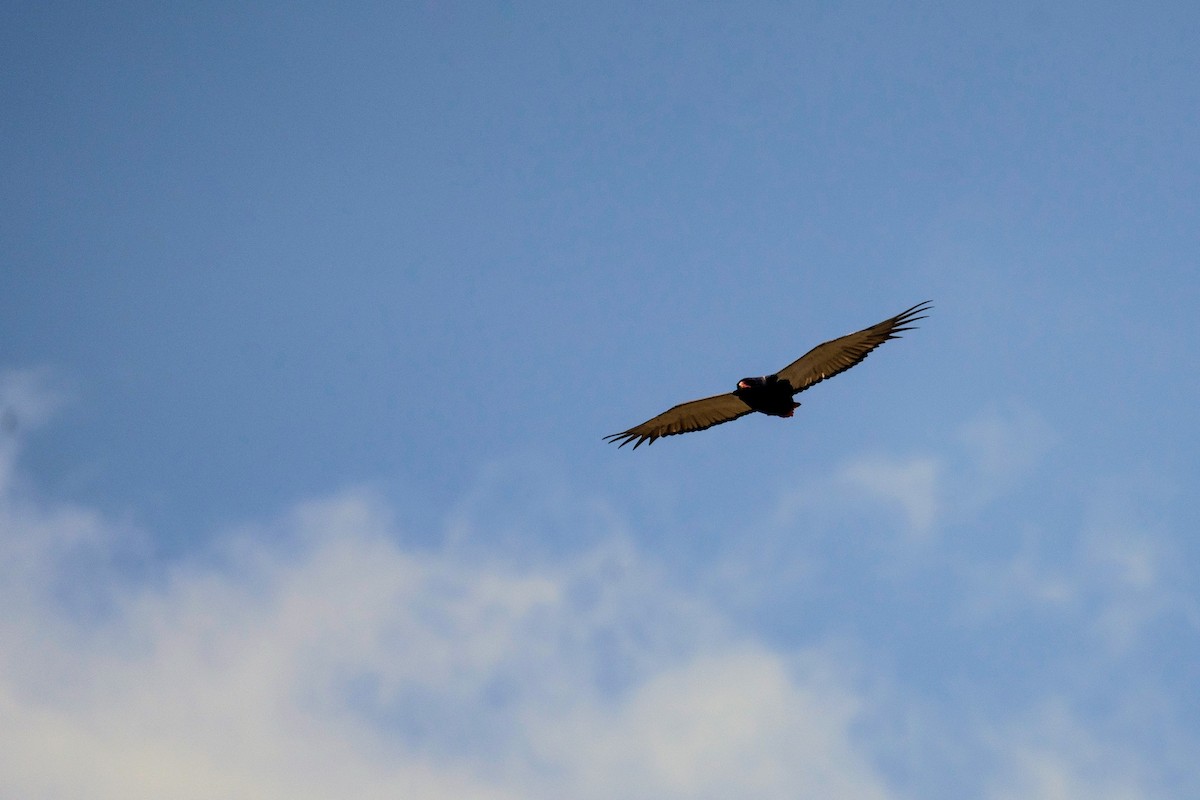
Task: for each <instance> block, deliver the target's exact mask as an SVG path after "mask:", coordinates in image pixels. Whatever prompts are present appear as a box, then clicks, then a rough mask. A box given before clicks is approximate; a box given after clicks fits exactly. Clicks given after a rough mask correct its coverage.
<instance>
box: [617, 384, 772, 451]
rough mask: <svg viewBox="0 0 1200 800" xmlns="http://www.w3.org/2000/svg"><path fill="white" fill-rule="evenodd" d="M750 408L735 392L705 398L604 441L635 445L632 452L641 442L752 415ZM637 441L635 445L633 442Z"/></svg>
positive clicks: (676, 408)
mask: <svg viewBox="0 0 1200 800" xmlns="http://www.w3.org/2000/svg"><path fill="white" fill-rule="evenodd" d="M751 410H752V409H751V408H750V406H748V405H746V404H745V403H743V402H742V400H741V398H739V397H738V396H737V395H735V394H733V393H732V392H731V393H729V394H718V395H715V396H713V397H706V398H704V399H703V400H692V401H691V402H690V403H680V404H679V405H677V406H675V407H674V408H672V409H670V410H669V411H664V412H663V413H661V414H659V415H658V416H657V417H655V418H654V419H648V420H646V421H645V422H643V423H642V424H641V425H636V426H634V427H632V428H630V429H629V430H627V431H624V432H622V433H614V434H611V435H609V436H605V437H604V439H605V441H608V442H620V443H621V447H624V446H625V445H627V444H629V443H630V442H634V445H633V449H634V450H637V449H638V448H639V447H641V445H642V442H648V443H650V444H654V440H655V439H658V438H660V437H663V436H674V435H675V434H677V433H690V432H691V431H702V430H704V429H705V428H711V427H712V426H713V425H720V424H721V423H722V422H729V421H730V420H733V419H737V418H738V417H742V416H745V415H746V414H749V413H750V412H751ZM635 439H636V442H635V441H634V440H635Z"/></svg>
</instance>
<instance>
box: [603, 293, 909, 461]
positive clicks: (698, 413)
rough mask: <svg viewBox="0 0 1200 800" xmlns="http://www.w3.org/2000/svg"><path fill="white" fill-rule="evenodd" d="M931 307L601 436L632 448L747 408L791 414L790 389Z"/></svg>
mask: <svg viewBox="0 0 1200 800" xmlns="http://www.w3.org/2000/svg"><path fill="white" fill-rule="evenodd" d="M930 308H932V306H931V305H930V304H929V302H928V301H926V302H924V303H918V304H917V305H915V306H913V307H912V308H910V309H908V310H907V311H902V312H901V313H899V314H897V315H896V316H894V317H892V318H891V319H885V320H884V321H883V322H880V323H879V324H877V325H872V326H871V327H869V328H864V329H863V330H861V331H858V332H857V333H851V334H847V335H846V336H842V337H840V338H838V339H832V340H830V341H828V342H825V343H824V344H819V345H817V346H816V347H814V348H813V349H812V350H809V351H808V352H807V353H805V354H804V355H802V356H801V357H800V358H798V359H796V360H795V361H793V362H792V363H791V364H788V365H787V366H786V367H784V368H783V369H781V370H779V372H776V373H775V374H774V375H766V376H764V377H762V378H742V379H741V380H740V381H738V383H737V388H736V389H734V390H733V391H732V392H729V393H727V394H718V395H714V396H713V397H705V398H704V399H703V400H692V401H691V402H688V403H680V404H679V405H677V406H675V407H674V408H672V409H670V410H668V411H664V412H663V413H661V414H659V415H658V416H657V417H654V418H653V419H648V420H646V421H645V422H643V423H642V424H641V425H635V426H634V427H632V428H630V429H629V430H627V431H622V432H621V433H614V434H611V435H609V436H605V437H604V439H605V441H608V442H620V443H621V444H620V446H621V447H624V446H625V445H627V444H629V443H630V442H633V443H634V444H633V449H634V450H637V449H638V448H639V447H641V446H642V444H643V443H648V444H654V440H655V439H659V438H661V437H663V436H674V435H676V434H678V433H691V432H692V431H702V430H704V429H705V428H711V427H712V426H713V425H720V424H721V423H723V422H729V421H730V420H735V419H737V418H738V417H744V416H745V415H747V414H749V413H750V412H751V411H758V412H761V413H763V414H769V415H770V416H772V417H790V416H792V414H793V413H794V412H795V411H796V409H797V408H799V407H800V404H799V403H797V402H796V401H795V400H793V399H792V397H793V395H797V394H799V393H800V392H803V391H804V390H805V389H807V388H808V387H810V386H813V385H815V384H818V383H820V382H821V381H823V380H825V379H826V378H832V377H833V376H834V375H837V374H838V373H841V372H845V371H846V370H848V369H850V368H851V367H853V366H854V365H855V364H857V363H859V362H860V361H862V360H863V359H864V358H866V357H867V356H868V355H870V354H871V351H872V350H874V349H875V348H876V347H879V345H881V344H883V343H884V342H886V341H887V340H888V339H897V338H899V337H900V334H901V333H903V332H904V331H909V330H912V329H913V327H914V326H913V324H912V323H914V322H916V321H917V320H920V319H925V312H926V311H928V310H929V309H930Z"/></svg>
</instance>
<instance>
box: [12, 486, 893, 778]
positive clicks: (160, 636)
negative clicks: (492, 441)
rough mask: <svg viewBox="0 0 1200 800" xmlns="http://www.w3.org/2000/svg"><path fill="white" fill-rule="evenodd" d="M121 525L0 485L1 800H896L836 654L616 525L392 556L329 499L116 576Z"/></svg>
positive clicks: (374, 530)
mask: <svg viewBox="0 0 1200 800" xmlns="http://www.w3.org/2000/svg"><path fill="white" fill-rule="evenodd" d="M129 533H130V532H129V531H128V530H127V529H125V528H123V527H122V526H117V525H114V524H112V523H110V522H109V521H107V520H105V519H104V518H103V517H102V516H100V515H98V514H96V513H94V512H90V511H88V510H86V509H72V508H65V507H58V506H56V505H46V504H42V503H39V502H38V501H35V500H32V499H30V498H28V497H26V496H24V495H21V494H18V493H14V492H13V491H12V485H11V482H9V481H6V482H5V483H3V484H0V554H2V555H3V556H4V558H3V564H0V604H3V607H4V608H5V614H4V615H3V616H2V617H0V796H6V797H23V798H47V799H48V800H49V799H53V798H76V797H88V798H95V799H97V800H104V798H121V800H137V798H162V797H171V798H189V797H195V798H201V797H203V798H211V797H222V798H256V800H257V799H260V798H267V799H269V798H289V799H294V798H301V799H302V798H327V797H356V798H371V797H380V798H383V797H387V798H395V797H419V798H423V799H429V800H434V799H436V798H439V797H444V798H455V800H458V799H460V798H537V797H544V798H561V797H572V798H589V797H595V798H610V797H622V798H672V797H679V798H684V797H686V798H705V797H713V798H717V797H722V798H723V797H729V796H739V795H740V796H754V797H765V798H770V797H779V798H791V797H796V796H804V795H807V796H820V797H826V798H859V799H863V800H874V798H885V797H887V796H889V795H888V792H887V790H886V787H885V786H884V783H883V781H882V779H881V778H880V777H879V775H878V774H877V773H876V772H875V771H874V769H873V767H872V765H871V763H870V761H869V759H868V758H867V756H866V754H865V753H864V752H862V750H861V748H860V747H859V746H858V745H857V743H856V741H855V738H854V737H853V736H852V733H851V731H852V728H853V725H854V724H855V722H856V720H857V719H858V718H859V714H860V709H861V706H862V702H863V701H862V700H861V698H860V697H859V696H858V695H857V694H856V691H855V688H854V687H853V686H852V685H849V684H848V683H847V682H846V681H845V680H843V679H839V676H840V675H842V674H843V671H842V670H840V669H839V668H838V667H837V665H836V664H833V663H828V664H827V665H826V666H825V667H824V668H822V669H817V668H814V667H813V666H812V664H821V663H824V662H827V661H829V658H830V657H828V656H826V655H825V654H823V652H822V651H820V650H819V649H817V650H814V651H813V652H812V653H810V654H809V660H808V661H806V662H804V663H803V664H802V663H801V662H800V661H798V660H797V659H796V658H795V657H794V656H788V655H784V654H781V653H778V652H775V651H772V650H770V649H767V648H765V647H763V646H762V645H759V644H755V643H754V642H753V641H752V640H747V639H745V638H743V637H739V636H736V635H734V634H732V633H730V632H729V631H727V630H725V628H724V624H723V623H722V621H721V619H720V616H719V615H718V614H716V613H715V612H714V611H713V610H712V609H711V608H710V607H709V606H708V605H707V604H706V603H704V602H703V601H701V600H699V599H697V598H695V597H692V596H689V595H687V594H686V593H683V592H680V591H677V590H674V589H672V588H670V586H668V585H666V584H665V583H664V580H663V577H662V575H661V574H660V573H659V571H658V570H657V569H656V568H655V567H654V566H653V564H652V563H650V562H649V561H648V560H647V559H646V558H645V557H644V556H643V555H642V554H640V553H638V552H637V551H636V550H634V549H633V548H632V547H630V546H629V545H628V544H625V543H623V540H621V539H620V538H610V539H609V540H608V541H607V543H605V544H603V545H602V546H600V547H598V548H596V549H594V550H592V551H590V552H587V553H584V554H581V555H576V556H573V557H569V558H564V559H561V560H559V561H558V562H555V563H550V564H546V563H545V562H544V561H543V562H541V563H540V564H539V565H538V566H536V567H529V566H522V565H519V564H515V563H512V560H511V559H509V560H507V561H506V560H504V559H502V558H501V557H499V556H497V555H494V554H492V555H486V554H480V553H475V554H472V553H471V552H468V551H467V550H466V549H464V548H462V547H458V548H451V549H426V550H418V549H411V548H409V549H406V548H405V547H403V546H401V545H400V544H398V542H399V541H400V538H401V537H400V536H399V532H398V531H396V530H395V528H394V523H393V522H392V515H391V514H390V512H389V509H388V508H387V506H386V504H385V503H383V502H382V501H381V500H380V499H379V498H377V497H374V496H372V495H371V494H369V493H364V492H348V493H344V494H341V495H338V496H336V497H333V498H330V499H327V500H323V501H317V502H312V503H307V504H303V505H301V506H299V507H297V508H296V509H295V510H294V511H292V512H291V513H289V514H287V515H285V516H284V517H283V518H282V519H280V520H278V521H277V522H275V523H273V524H270V525H265V526H258V525H248V526H246V527H244V528H242V529H241V530H239V531H237V532H234V533H231V534H229V535H228V536H227V537H226V538H225V539H224V540H223V543H222V544H221V545H220V546H219V547H218V548H217V549H214V550H212V551H210V552H207V553H205V554H203V555H198V556H194V557H192V558H189V559H186V560H184V561H180V562H175V563H173V564H170V565H167V566H165V567H162V568H161V569H160V570H159V572H158V573H157V574H156V575H155V576H154V577H152V578H150V579H145V578H140V579H135V578H132V577H129V576H127V575H122V573H121V572H120V570H118V569H115V568H113V567H112V566H107V565H106V564H107V560H108V559H106V558H105V553H106V552H110V551H111V550H112V549H114V548H118V547H122V546H124V545H123V542H124V540H125V537H127V536H128V535H129ZM81 553H82V554H84V555H88V556H89V557H88V558H84V559H81V558H80V555H81ZM90 556H96V558H91V557H90ZM151 572H153V570H151ZM70 581H75V582H83V583H89V584H92V585H93V586H94V589H95V591H94V592H93V593H92V594H91V595H89V596H96V597H102V598H103V603H104V605H103V613H92V610H89V609H85V608H80V607H79V605H78V603H76V602H73V601H71V595H70V592H65V593H64V591H63V589H64V587H67V588H69V586H67V582H70Z"/></svg>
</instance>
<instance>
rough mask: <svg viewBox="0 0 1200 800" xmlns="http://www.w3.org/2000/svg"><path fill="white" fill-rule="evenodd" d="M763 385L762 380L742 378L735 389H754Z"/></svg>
mask: <svg viewBox="0 0 1200 800" xmlns="http://www.w3.org/2000/svg"><path fill="white" fill-rule="evenodd" d="M762 385H763V379H762V378H742V379H741V380H740V381H738V385H737V388H739V389H755V388H757V387H759V386H762Z"/></svg>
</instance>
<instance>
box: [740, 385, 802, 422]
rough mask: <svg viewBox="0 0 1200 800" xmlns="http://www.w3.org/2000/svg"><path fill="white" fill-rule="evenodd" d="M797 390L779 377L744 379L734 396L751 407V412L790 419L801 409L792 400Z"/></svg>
mask: <svg viewBox="0 0 1200 800" xmlns="http://www.w3.org/2000/svg"><path fill="white" fill-rule="evenodd" d="M795 393H796V390H795V389H793V388H792V385H791V384H790V383H788V382H787V381H785V380H782V379H780V377H779V376H778V375H767V376H765V377H762V378H742V379H741V380H740V381H738V385H737V388H736V389H734V390H733V395H734V396H735V397H736V398H738V399H739V400H741V401H742V402H743V403H745V404H746V405H747V406H749V407H750V410H751V411H758V412H760V413H763V414H769V415H770V416H772V417H790V416H791V415H792V414H794V413H795V412H796V409H797V408H799V407H800V404H799V403H797V402H796V401H795V400H793V399H792V395H793V394H795Z"/></svg>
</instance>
